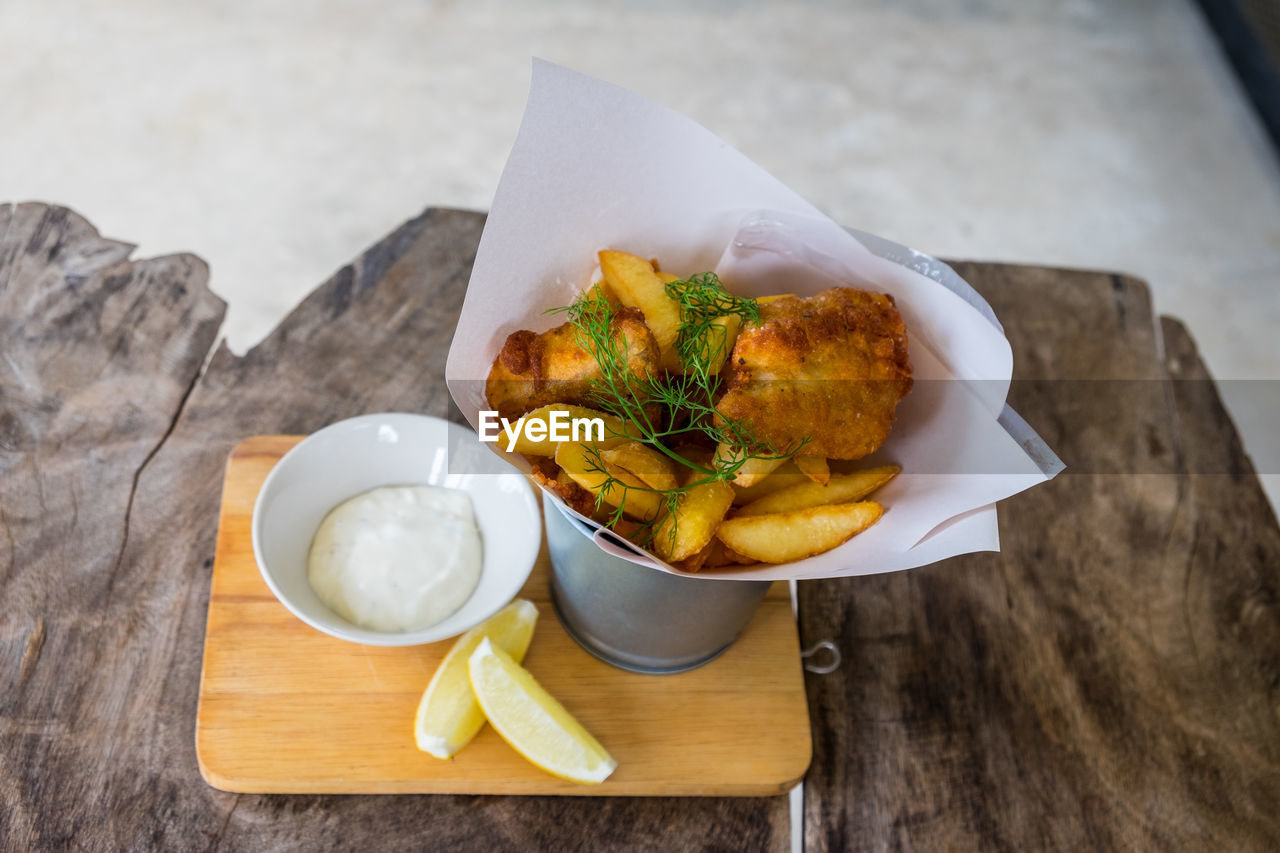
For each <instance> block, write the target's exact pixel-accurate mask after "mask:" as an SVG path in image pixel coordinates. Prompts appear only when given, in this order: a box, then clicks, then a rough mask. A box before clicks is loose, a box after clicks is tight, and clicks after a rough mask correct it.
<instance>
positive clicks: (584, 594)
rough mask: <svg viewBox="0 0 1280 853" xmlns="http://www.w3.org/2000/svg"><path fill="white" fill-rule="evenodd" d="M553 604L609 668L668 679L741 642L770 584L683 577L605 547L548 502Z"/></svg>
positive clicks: (568, 626) (572, 633)
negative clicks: (609, 550)
mask: <svg viewBox="0 0 1280 853" xmlns="http://www.w3.org/2000/svg"><path fill="white" fill-rule="evenodd" d="M542 507H543V511H542V515H543V518H544V520H545V521H544V523H545V524H546V528H547V548H548V550H549V551H550V552H551V599H552V602H553V603H554V604H555V608H556V615H558V616H559V617H560V621H561V623H563V625H564V627H565V630H567V631H568V632H569V635H570V636H572V637H573V638H574V639H575V640H577V641H578V643H579V645H581V646H582V647H583V648H584V649H586V650H587V651H589V652H591V654H593V655H595V656H596V657H598V658H600V659H601V660H603V661H604V662H606V663H609V664H612V665H614V666H617V667H621V668H622V669H629V670H632V671H633V672H644V673H651V674H667V673H673V672H683V671H685V670H688V669H693V668H695V667H699V666H702V665H703V664H704V663H707V662H708V661H710V660H712V659H713V658H715V657H717V656H718V655H719V654H720V653H722V652H723V651H724V650H725V649H727V648H729V646H731V645H732V644H733V641H734V640H736V639H737V638H738V635H739V634H740V633H742V629H743V628H745V627H746V625H747V623H748V622H749V621H751V617H752V615H753V614H754V613H755V612H756V608H758V607H759V606H760V602H761V600H762V599H763V598H764V596H765V593H766V592H768V591H769V586H770V581H733V580H708V579H705V578H702V579H700V578H694V577H681V576H678V575H671V574H667V573H666V572H661V571H656V570H654V569H650V568H647V567H645V566H638V565H636V564H635V563H631V562H628V561H627V560H624V559H622V558H621V557H617V556H614V555H613V554H608V553H605V552H604V551H602V550H600V548H599V547H598V546H597V545H596V543H595V541H594V540H593V539H592V530H591V529H590V528H588V527H587V526H586V525H584V524H582V523H581V522H580V521H578V520H577V519H575V518H573V517H571V516H569V515H567V514H566V513H565V511H564V510H563V509H562V508H561V506H560V505H559V504H558V503H556V502H555V501H550V500H544V501H543V502H542Z"/></svg>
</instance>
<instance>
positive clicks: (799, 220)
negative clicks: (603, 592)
mask: <svg viewBox="0 0 1280 853" xmlns="http://www.w3.org/2000/svg"><path fill="white" fill-rule="evenodd" d="M533 71H534V73H533V83H532V87H531V90H530V94H529V102H528V105H527V107H526V109H525V115H524V121H523V123H522V124H521V126H520V132H519V135H518V137H517V138H516V142H515V146H514V148H513V150H512V152H511V156H510V157H509V158H508V160H507V165H506V168H505V170H504V171H503V174H502V180H501V182H500V183H499V186H498V191H497V194H496V196H495V197H494V201H493V205H492V208H491V209H490V212H489V218H488V221H487V223H486V225H485V229H484V234H483V236H482V237H481V240H480V247H479V250H478V253H477V255H476V260H475V265H474V267H473V269H472V273H471V281H470V284H469V286H468V289H467V295H466V300H465V302H464V303H463V307H462V314H461V316H460V317H459V319H458V326H457V331H456V333H455V335H454V339H453V344H452V346H451V347H450V349H449V360H448V365H447V367H446V370H445V376H446V379H447V381H448V385H449V390H450V393H451V394H452V395H453V399H454V402H455V403H457V405H458V407H459V409H460V410H461V411H462V413H463V415H464V416H465V417H466V418H467V419H468V420H469V421H470V423H471V426H472V427H473V428H477V426H478V422H479V411H480V410H481V409H487V408H489V406H488V404H487V403H486V401H485V398H484V382H485V378H486V377H487V376H488V374H489V368H490V366H491V365H492V363H493V360H494V358H495V357H496V356H497V353H498V351H499V350H500V349H501V347H502V344H503V342H504V341H505V340H506V338H507V335H509V334H510V333H512V332H514V331H516V330H517V329H532V330H534V331H543V330H546V329H549V328H551V327H553V326H555V325H558V324H559V323H561V322H563V319H564V318H563V316H554V315H547V314H546V313H545V312H546V311H547V309H549V308H554V307H558V306H563V305H568V304H569V303H571V302H572V301H573V299H574V298H575V297H576V296H577V294H578V293H579V292H580V291H581V290H582V289H583V288H585V287H587V286H588V285H589V284H590V283H591V282H592V281H593V279H592V278H591V276H592V273H593V271H594V270H595V269H596V266H597V261H596V252H597V251H598V250H599V249H604V248H617V249H624V250H627V251H631V252H634V253H636V254H639V255H642V256H644V257H656V258H659V259H660V260H661V262H662V266H663V269H665V270H669V271H671V272H674V273H676V274H677V275H689V274H692V273H695V272H700V271H703V270H708V269H713V270H715V271H716V272H717V274H719V275H720V277H721V279H722V280H723V281H724V282H725V284H726V286H727V287H728V288H729V290H730V291H732V292H734V293H737V294H740V295H744V296H762V295H766V294H770V293H779V292H785V293H796V294H800V295H807V294H812V293H816V292H818V291H821V290H824V289H826V288H829V287H834V286H838V285H847V286H853V287H859V288H862V289H866V290H875V291H880V292H884V293H889V294H892V295H893V297H894V299H895V300H896V301H897V305H898V309H899V311H900V312H901V313H902V316H903V320H904V322H905V323H906V327H907V334H908V338H909V346H910V354H911V362H912V367H913V370H914V376H915V387H914V389H913V390H912V392H911V394H910V395H908V396H907V398H906V399H905V400H904V401H903V402H902V403H901V405H900V406H899V407H898V413H897V421H896V422H895V424H894V428H893V431H892V433H891V434H890V436H889V440H888V441H887V442H886V443H885V445H884V446H883V447H882V448H881V449H880V450H879V451H877V452H876V454H874V456H872V457H868V458H867V459H865V460H861V461H860V462H859V463H858V464H859V465H860V466H863V465H865V466H871V465H874V464H885V463H889V462H892V463H894V464H897V465H900V466H901V467H902V473H901V474H899V475H898V477H897V478H895V479H894V480H893V481H891V482H890V483H889V484H888V485H886V486H885V487H883V488H882V489H880V490H879V491H877V492H876V493H875V494H874V495H873V496H872V498H871V499H872V500H875V501H877V502H879V503H881V504H883V505H884V507H885V513H884V515H883V516H882V517H881V519H880V520H879V522H877V523H876V524H875V525H874V526H872V527H871V528H870V529H868V530H866V531H865V532H863V533H860V534H859V535H857V536H855V537H853V538H852V539H850V540H849V541H848V542H846V543H845V544H844V545H841V546H840V547H839V548H836V549H834V550H832V551H828V552H826V553H824V554H819V555H817V556H814V557H810V558H808V559H805V560H801V561H798V562H795V563H787V564H783V565H774V566H760V567H755V568H748V569H719V570H706V571H703V572H700V573H699V574H698V575H697V576H698V577H726V578H737V579H742V580H748V579H750V580H776V579H803V578H821V577H841V576H845V575H864V574H874V573H878V572H890V571H897V570H901V569H910V568H915V567H917V566H923V565H927V564H930V563H934V562H937V561H938V560H942V559H945V558H947V557H952V556H955V555H957V554H965V553H969V552H974V551H994V550H999V547H1000V540H999V533H998V530H997V526H996V508H995V504H996V502H997V501H999V500H1002V499H1004V498H1007V497H1009V496H1010V495H1014V494H1017V493H1018V492H1021V491H1022V490H1024V489H1028V488H1030V487H1032V486H1034V485H1036V484H1038V483H1041V482H1044V481H1046V480H1048V479H1050V478H1052V477H1053V476H1054V475H1056V474H1057V473H1058V472H1059V471H1060V470H1062V467H1063V466H1062V463H1061V462H1060V461H1059V460H1058V459H1057V457H1056V456H1054V454H1053V452H1052V451H1051V450H1049V448H1048V447H1047V446H1045V444H1044V442H1043V441H1042V440H1041V439H1040V438H1039V436H1037V435H1036V434H1035V433H1034V432H1033V431H1032V430H1031V429H1030V427H1028V426H1027V425H1026V423H1025V422H1024V421H1022V419H1021V418H1019V417H1018V416H1017V414H1016V413H1015V412H1013V410H1012V409H1010V408H1009V407H1008V406H1006V405H1005V397H1006V395H1007V393H1008V389H1009V380H1010V377H1011V376H1012V372H1013V359H1012V355H1011V352H1010V348H1009V342H1008V341H1007V340H1006V339H1005V337H1004V332H1003V329H1002V328H1001V326H1000V324H999V321H998V320H997V319H996V317H995V315H994V314H993V313H992V311H991V308H990V306H988V305H987V303H986V302H985V301H984V300H983V299H982V298H981V297H980V296H979V295H978V294H977V293H976V292H975V291H974V290H973V288H971V287H970V286H969V285H967V284H966V283H965V282H964V281H963V280H962V279H960V277H959V276H957V275H956V274H955V272H954V271H953V270H951V269H950V268H949V267H947V266H946V265H945V264H943V263H941V262H939V261H937V260H934V259H933V258H930V257H928V256H927V255H922V254H920V253H918V252H915V251H913V250H911V249H907V248H905V247H902V246H899V245H897V244H895V243H892V242H889V241H887V240H884V239H881V238H878V237H874V236H872V235H869V234H863V233H860V232H856V231H855V232H850V231H847V230H845V229H844V228H842V227H841V226H840V225H838V224H836V223H835V222H833V221H832V220H831V219H829V218H827V217H826V216H823V215H822V213H821V212H820V211H818V210H817V209H816V208H815V207H814V206H813V205H811V204H809V203H808V202H807V201H805V200H804V199H802V198H801V197H800V196H798V195H797V194H796V193H794V192H792V191H791V190H790V189H788V188H787V187H785V186H783V185H782V184H781V183H780V182H778V181H777V180H776V179H775V178H773V177H772V176H771V175H769V174H768V173H767V172H765V171H764V170H763V169H761V168H760V167H759V166H757V165H755V164H754V163H752V162H751V161H750V160H748V159H747V158H746V157H744V156H743V155H742V154H740V153H739V152H737V151H735V150H733V149H732V148H730V147H729V146H728V145H727V144H726V143H725V142H724V141H722V140H721V139H719V138H717V137H716V136H714V135H713V134H711V133H710V132H708V131H707V130H706V129H705V128H703V127H701V126H700V125H698V124H696V123H694V122H693V121H691V120H689V119H688V118H685V117H684V116H681V115H679V114H677V113H674V112H672V111H671V110H668V109H666V108H665V107H662V106H660V105H658V104H654V103H652V102H650V101H647V100H645V99H643V98H641V97H639V96H638V95H635V94H633V93H631V92H628V91H626V90H624V89H620V88H618V87H616V86H613V85H610V84H608V83H604V82H602V81H599V80H596V79H593V78H590V77H586V76H583V75H581V74H577V73H575V72H573V71H569V70H567V69H565V68H561V67H558V66H555V65H552V64H550V63H546V62H542V61H535V64H534V69H533ZM486 446H487V447H488V448H491V449H492V450H493V452H496V453H499V454H500V455H503V456H505V457H506V458H508V459H509V461H511V462H512V464H514V465H516V466H517V467H519V468H521V469H522V470H525V471H527V470H528V465H527V464H526V463H525V462H524V460H523V459H521V458H520V457H518V456H510V455H508V454H505V453H502V451H501V450H500V449H499V446H498V445H495V444H488V445H486ZM544 498H545V499H546V500H549V501H555V502H557V503H560V501H559V499H558V498H557V497H556V496H554V495H552V494H551V493H544ZM561 507H562V508H563V509H564V511H565V512H567V513H569V514H571V515H573V516H575V517H577V518H579V519H581V520H582V521H584V522H585V523H587V524H588V525H590V526H591V527H592V528H593V529H596V530H597V532H596V536H595V539H596V542H597V544H598V545H599V546H600V547H601V548H602V549H604V550H606V551H609V552H611V553H616V554H618V555H619V556H622V557H625V558H626V559H628V560H631V561H632V562H635V563H640V564H644V565H649V566H652V567H653V568H655V569H657V570H661V571H672V572H674V571H676V570H675V569H672V568H671V567H670V566H668V565H666V564H665V563H663V562H661V561H660V560H658V559H657V558H656V557H653V556H652V555H649V554H647V553H645V552H643V551H640V550H639V549H636V548H633V547H630V546H629V543H621V544H620V543H619V541H618V538H617V537H614V536H612V535H608V534H602V533H600V532H599V530H598V526H597V525H595V524H594V522H591V521H590V520H589V519H585V518H583V517H582V516H580V515H578V514H577V513H574V512H573V511H572V510H569V509H568V508H567V507H564V505H563V504H561ZM548 511H551V509H550V508H548Z"/></svg>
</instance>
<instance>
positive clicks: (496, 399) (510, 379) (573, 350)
mask: <svg viewBox="0 0 1280 853" xmlns="http://www.w3.org/2000/svg"><path fill="white" fill-rule="evenodd" d="M612 330H613V334H614V336H615V339H619V340H621V341H622V342H624V345H625V347H626V352H627V364H628V366H629V367H630V369H631V372H632V373H634V374H635V375H637V376H640V375H644V374H647V373H650V372H654V371H657V369H658V344H657V342H656V341H655V340H654V339H653V335H652V334H651V333H650V332H649V327H648V326H646V325H645V322H644V315H643V314H641V313H640V312H639V311H638V310H637V309H635V308H625V307H624V308H619V309H617V313H616V315H615V316H614V319H613V325H612ZM599 378H600V369H599V367H598V366H597V365H596V362H595V359H594V358H593V357H592V356H591V353H589V352H587V351H586V350H584V349H583V348H582V347H580V346H578V339H577V334H576V332H575V330H574V327H573V325H572V324H570V323H564V324H562V325H560V326H556V327H555V328H554V329H551V330H550V331H547V332H543V333H542V334H537V333H535V332H531V331H529V330H528V329H521V330H520V331H518V332H512V333H511V335H509V336H508V337H507V341H506V343H505V344H503V346H502V350H501V351H500V352H499V353H498V357H497V359H495V360H494V362H493V367H492V368H491V369H490V370H489V379H488V381H487V382H486V383H485V396H486V397H487V398H488V400H489V405H490V406H491V407H492V408H493V409H495V410H496V411H497V412H498V414H499V415H500V416H501V417H504V418H509V419H512V420H514V419H516V418H518V417H519V416H520V415H522V414H524V413H525V412H527V411H529V410H530V409H536V408H537V407H539V406H545V405H547V404H548V403H575V404H580V405H585V404H588V403H589V402H590V398H589V396H588V391H589V390H590V386H591V381H592V380H593V379H599Z"/></svg>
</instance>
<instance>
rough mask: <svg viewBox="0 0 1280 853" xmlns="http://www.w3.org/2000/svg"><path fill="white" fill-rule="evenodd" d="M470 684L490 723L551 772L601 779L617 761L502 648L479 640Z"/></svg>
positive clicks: (586, 780) (591, 780)
mask: <svg viewBox="0 0 1280 853" xmlns="http://www.w3.org/2000/svg"><path fill="white" fill-rule="evenodd" d="M470 668H471V688H472V690H473V691H475V696H476V699H478V700H479V702H480V707H481V708H483V709H484V714H485V716H486V717H488V718H489V723H490V724H491V725H492V726H493V727H494V728H495V729H497V731H498V734H500V735H502V737H503V739H504V740H506V742H507V743H509V744H511V746H512V748H514V749H515V751H516V752H518V753H520V754H521V755H523V756H524V757H525V758H527V759H529V761H531V762H533V763H534V764H536V765H537V766H539V767H541V768H542V769H543V770H545V771H547V772H548V773H550V774H552V775H554V776H559V777H560V778H562V779H568V780H569V781H571V782H581V783H583V784H584V785H598V784H600V783H601V782H603V781H604V780H605V779H606V778H608V776H609V774H610V773H612V772H613V770H614V768H615V767H617V766H618V762H616V761H614V760H613V758H612V757H611V756H610V755H609V753H607V752H605V749H604V747H603V746H601V745H600V743H599V741H597V740H596V739H595V738H593V737H592V736H591V734H590V733H589V732H588V731H587V730H586V729H584V728H583V727H582V724H581V723H579V722H578V721H577V720H575V719H574V718H573V716H572V715H570V714H569V712H568V711H566V710H565V709H564V706H563V705H561V704H560V703H559V702H557V701H556V700H555V699H554V698H553V697H552V696H551V694H550V693H548V692H547V691H546V690H544V689H543V688H542V686H541V685H539V684H538V682H537V681H535V680H534V678H533V676H532V675H530V674H529V671H528V670H526V669H525V668H524V667H522V666H520V664H518V663H516V662H515V661H514V660H512V659H511V656H510V655H508V654H507V653H506V652H504V651H503V650H502V649H500V648H497V647H496V646H495V645H494V644H493V643H490V642H489V640H488V638H485V639H483V640H481V641H480V645H478V646H476V650H475V651H474V652H472V654H471V667H470Z"/></svg>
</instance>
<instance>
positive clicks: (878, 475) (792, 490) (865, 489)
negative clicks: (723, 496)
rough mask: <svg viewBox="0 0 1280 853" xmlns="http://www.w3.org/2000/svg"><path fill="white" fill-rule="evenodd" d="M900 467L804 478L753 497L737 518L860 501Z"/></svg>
mask: <svg viewBox="0 0 1280 853" xmlns="http://www.w3.org/2000/svg"><path fill="white" fill-rule="evenodd" d="M900 470H901V469H900V468H898V467H897V466H896V465H885V466H884V467H881V468H868V469H866V470H865V471H854V472H853V473H851V474H832V475H831V479H830V480H828V481H827V484H826V485H825V486H824V485H821V484H820V483H814V482H810V481H804V482H800V483H797V484H796V485H793V486H788V487H787V488H785V489H779V490H778V491H776V492H774V493H773V494H770V495H765V496H764V497H762V498H759V499H758V500H754V501H752V502H751V503H749V504H747V505H746V506H744V507H742V508H741V509H739V510H738V512H737V514H736V516H735V518H745V517H748V516H752V515H769V514H770V513H775V512H795V511H796V510H798V509H808V508H809V507H812V506H827V505H829V504H842V503H849V502H851V501H860V500H862V499H863V498H865V497H866V496H867V495H869V494H871V493H872V492H874V491H875V490H876V489H878V488H880V487H881V486H883V485H884V484H885V483H887V482H889V481H890V480H892V479H893V478H894V477H896V476H897V474H898V471H900Z"/></svg>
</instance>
